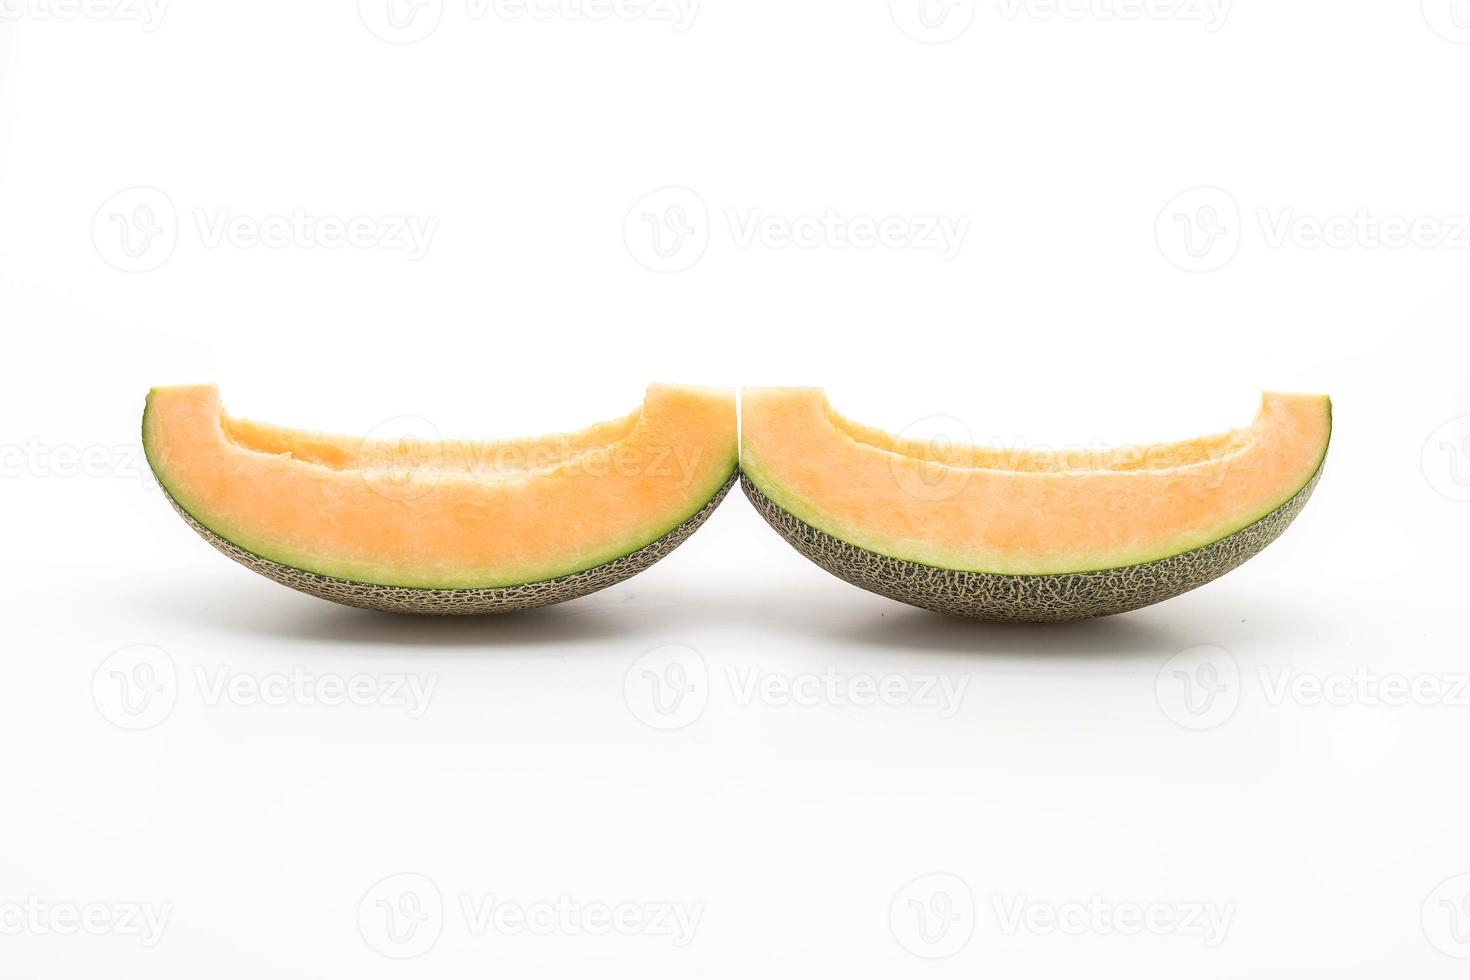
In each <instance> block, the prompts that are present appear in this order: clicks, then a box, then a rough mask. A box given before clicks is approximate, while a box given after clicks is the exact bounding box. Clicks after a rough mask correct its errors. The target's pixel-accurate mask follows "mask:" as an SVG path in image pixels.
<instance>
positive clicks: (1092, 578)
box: [740, 388, 1332, 622]
mask: <svg viewBox="0 0 1470 980" xmlns="http://www.w3.org/2000/svg"><path fill="white" fill-rule="evenodd" d="M741 416H742V419H741V458H740V468H741V471H742V484H743V486H744V489H745V493H746V496H748V497H749V498H750V500H751V502H752V503H753V504H755V507H756V509H757V510H759V511H760V512H761V514H762V516H764V517H765V519H766V521H767V522H768V523H770V524H771V526H772V527H774V528H775V529H776V530H777V531H778V532H780V534H781V535H782V536H783V537H784V538H786V540H787V541H788V542H790V543H791V544H792V545H793V546H794V547H795V548H796V549H797V550H798V551H800V552H801V553H802V554H803V555H805V556H806V557H808V558H810V559H811V560H812V561H814V562H816V563H817V564H818V565H820V566H822V567H823V568H825V569H826V570H827V571H829V572H831V573H832V574H834V575H836V576H838V577H839V578H841V579H844V580H846V581H848V582H851V583H852V584H854V585H857V586H860V587H861V588H864V589H867V590H869V591H871V592H876V593H878V594H880V595H885V596H888V597H890V598H893V599H897V600H899V601H901V602H907V603H910V604H911V605H915V606H921V607H923V608H926V609H932V610H936V611H938V612H944V613H952V614H956V615H961V616H970V617H974V618H978V619H991V620H1019V621H1031V622H1044V621H1060V620H1070V619H1085V618H1088V617H1091V616H1105V615H1109V614H1112V613H1118V612H1125V611H1127V610H1130V609H1137V608H1139V607H1141V606H1146V605H1149V604H1151V603H1155V602H1159V601H1161V600H1163V599H1168V598H1170V597H1172V596H1176V595H1179V594H1180V593H1182V592H1186V591H1188V590H1190V589H1193V588H1196V587H1197V586H1200V585H1203V584H1204V583H1205V582H1208V581H1210V580H1211V579H1214V578H1218V577H1219V576H1221V575H1223V574H1225V573H1226V572H1228V571H1230V570H1231V569H1233V568H1235V567H1236V566H1238V565H1240V564H1241V563H1242V562H1244V561H1245V560H1246V559H1248V558H1250V557H1251V556H1253V555H1254V554H1256V553H1257V552H1258V551H1260V550H1261V549H1262V548H1264V547H1265V546H1266V545H1267V544H1269V543H1270V542H1272V541H1274V540H1275V539H1276V537H1277V536H1278V535H1280V534H1281V532H1282V531H1283V530H1285V529H1286V526H1287V525H1288V524H1290V523H1291V521H1292V520H1293V519H1294V518H1295V517H1296V515H1297V513H1298V512H1299V511H1300V510H1301V509H1302V507H1303V505H1305V504H1306V502H1307V498H1308V497H1309V496H1310V495H1311V493H1312V489H1313V488H1314V487H1315V486H1316V483H1317V480H1318V477H1319V476H1320V475H1321V470H1322V463H1323V460H1324V458H1325V457H1326V454H1327V444H1328V440H1329V438H1330V435H1331V430H1332V407H1331V403H1330V401H1329V400H1328V399H1327V398H1326V397H1325V396H1320V395H1285V394H1267V395H1265V396H1264V398H1263V399H1262V402H1261V410H1260V413H1259V415H1258V416H1257V417H1256V420H1255V422H1254V423H1253V424H1252V425H1251V426H1249V427H1248V428H1245V429H1239V430H1235V431H1232V432H1227V433H1224V434H1222V435H1215V436H1206V437H1204V438H1202V439H1195V440H1192V441H1189V442H1181V443H1173V444H1168V445H1155V446H1140V447H1133V448H1129V449H1119V450H1113V451H1109V452H1085V451H1084V452H1062V453H1049V452H1012V451H1007V450H994V449H982V448H978V447H974V446H947V447H935V446H929V445H925V444H923V443H918V442H913V441H910V440H905V439H901V438H898V437H895V436H891V435H888V434H886V433H883V432H880V431H878V430H876V429H871V428H868V427H865V426H862V425H859V424H857V423H855V422H852V421H849V420H848V419H845V418H843V417H842V416H840V415H838V414H837V413H836V412H834V411H832V409H831V407H830V406H829V405H828V403H827V399H826V397H825V396H824V395H823V393H822V391H821V390H820V389H817V388H755V389H751V388H747V389H744V390H743V391H742V410H741Z"/></svg>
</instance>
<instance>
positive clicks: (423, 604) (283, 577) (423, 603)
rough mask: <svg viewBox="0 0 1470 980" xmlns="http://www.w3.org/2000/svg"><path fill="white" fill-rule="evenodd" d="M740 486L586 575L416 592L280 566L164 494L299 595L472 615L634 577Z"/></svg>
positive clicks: (218, 543)
mask: <svg viewBox="0 0 1470 980" xmlns="http://www.w3.org/2000/svg"><path fill="white" fill-rule="evenodd" d="M734 484H735V475H734V474H732V475H731V476H730V479H728V480H727V481H725V484H724V486H722V487H720V489H719V490H718V491H717V492H716V493H715V495H714V496H713V497H711V498H710V499H709V502H708V503H706V504H705V505H704V506H703V507H702V508H700V509H699V511H698V512H697V513H696V514H694V516H692V517H690V518H689V519H688V520H686V521H685V522H684V523H682V524H680V525H679V526H678V527H676V528H674V529H673V530H672V531H670V532H669V533H667V534H665V535H664V536H663V537H661V538H659V539H658V540H657V541H654V542H653V543H652V544H649V545H645V546H644V547H642V548H639V549H638V550H637V551H633V552H630V553H629V554H626V555H623V556H622V557H621V558H616V559H614V560H612V561H610V562H605V563H604V564H601V565H598V566H596V567H594V568H589V569H586V570H584V571H580V572H574V573H572V574H571V575H563V576H561V577H560V578H554V579H547V580H546V581H544V582H530V583H527V584H525V585H511V586H506V587H504V588H496V589H411V588H403V587H400V586H391V585H373V584H372V583H369V582H352V581H348V580H347V579H340V578H333V577H331V576H328V575H318V574H316V573H315V572H307V571H303V570H302V569H299V568H292V567H290V566H289V565H282V564H280V563H278V562H273V561H270V560H269V559H266V558H261V557H260V556H259V555H255V554H251V553H250V552H248V551H246V550H245V549H244V548H241V547H240V546H239V545H236V544H233V543H232V542H230V541H227V540H225V539H224V538H222V537H220V536H219V535H218V534H215V533H214V532H213V531H211V530H209V528H207V527H205V526H204V525H202V524H200V523H199V522H198V521H196V520H195V519H194V518H193V516H192V515H191V514H189V512H188V511H186V510H184V508H182V507H180V506H179V502H178V501H177V500H175V499H174V498H173V496H172V495H171V494H169V492H168V491H167V490H164V491H163V493H164V496H165V497H167V498H168V502H169V503H170V504H172V505H173V508H174V510H175V511H177V512H178V514H179V516H180V517H182V518H183V519H184V521H185V523H187V524H188V525H189V526H190V527H192V528H193V529H194V530H195V531H196V532H197V533H198V534H199V536H200V537H201V538H203V539H204V540H205V541H208V542H209V543H210V544H211V545H213V546H214V547H215V549H216V550H218V551H219V552H221V553H222V554H224V555H226V556H228V557H229V558H232V559H234V560H235V561H237V562H239V563H240V564H242V565H244V566H245V567H246V568H248V569H250V570H251V571H253V572H259V573H260V574H261V575H264V576H265V577H266V578H268V579H270V580H271V581H273V582H279V583H280V584H281V585H285V586H289V587H290V588H293V589H295V590H296V591H298V592H305V593H306V594H307V595H313V596H316V597H317V598H319V599H328V600H330V601H332V602H339V603H341V604H342V605H344V606H355V607H357V608H359V609H376V610H379V611H381V612H396V613H412V614H416V615H424V616H471V615H478V614H482V613H501V612H514V611H516V610H520V609H535V608H538V607H540V606H549V605H552V604H553V603H557V602H565V601H566V600H568V599H576V598H578V597H580V596H584V595H587V594H589V593H592V592H596V591H598V590H599V589H605V588H607V587H608V586H609V585H616V584H617V583H619V582H621V581H623V580H625V579H629V578H632V577H633V576H634V575H637V574H638V573H639V572H641V571H643V570H644V569H646V568H648V567H649V566H650V565H652V564H654V563H655V562H657V561H658V560H659V559H661V558H663V557H664V556H665V555H667V554H668V553H669V552H671V551H673V550H674V549H675V548H677V547H678V546H679V545H681V544H683V543H684V541H685V539H687V538H688V537H689V535H691V534H693V533H694V532H695V531H696V530H698V529H699V526H700V525H701V524H703V523H704V522H705V521H706V520H707V519H708V518H709V515H710V514H712V513H714V509H715V508H716V507H718V506H719V504H720V501H721V500H724V499H725V494H727V493H729V492H730V488H731V487H732V486H734Z"/></svg>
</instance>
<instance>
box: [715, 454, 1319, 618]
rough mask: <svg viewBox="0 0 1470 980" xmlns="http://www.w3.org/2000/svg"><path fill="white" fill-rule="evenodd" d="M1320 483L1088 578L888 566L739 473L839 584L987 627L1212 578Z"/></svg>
mask: <svg viewBox="0 0 1470 980" xmlns="http://www.w3.org/2000/svg"><path fill="white" fill-rule="evenodd" d="M1321 476H1322V468H1321V466H1319V467H1318V468H1317V471H1316V473H1314V474H1313V475H1312V478H1311V480H1309V481H1308V482H1307V484H1306V486H1304V487H1302V489H1301V490H1299V491H1297V493H1296V494H1295V495H1294V496H1293V497H1292V498H1291V499H1290V500H1288V501H1287V502H1286V503H1284V504H1282V505H1281V506H1280V507H1278V508H1276V509H1275V510H1274V511H1272V512H1271V513H1269V514H1267V515H1266V516H1265V517H1262V518H1261V519H1260V520H1258V521H1256V522H1255V523H1253V524H1249V525H1247V526H1246V527H1243V528H1241V529H1240V530H1239V531H1236V532H1235V533H1234V534H1230V535H1227V536H1226V537H1223V538H1221V539H1220V540H1218V541H1216V542H1214V543H1213V544H1209V545H1206V546H1205V547H1203V548H1196V549H1195V550H1193V551H1186V552H1184V553H1183V554H1179V555H1174V556H1173V557H1170V558H1164V559H1160V560H1159V561H1151V562H1146V563H1144V564H1141V565H1129V566H1126V567H1122V568H1112V569H1107V570H1104V571H1096V572H1072V573H1067V574H1060V575H992V574H987V573H985V572H961V571H953V570H950V569H945V568H935V567H933V566H932V565H922V564H919V563H918V562H911V561H905V560H904V559H902V558H890V557H888V556H887V555H880V554H878V553H877V552H873V551H869V550H867V549H866V548H859V547H857V546H855V545H851V544H848V543H847V542H846V541H842V540H840V539H838V538H834V537H833V536H831V535H830V534H827V533H826V532H824V531H819V530H817V529H816V528H814V527H812V526H811V525H809V524H807V523H805V522H804V521H801V520H800V519H798V518H796V517H793V516H792V515H791V514H790V513H789V512H788V511H786V510H784V509H783V508H781V507H779V506H777V505H776V504H775V503H773V502H772V501H771V499H770V498H769V497H767V496H766V495H765V494H763V493H761V491H760V489H759V488H758V487H756V485H755V484H754V483H753V482H751V479H750V477H749V476H747V475H744V474H742V475H741V479H740V485H741V488H742V489H743V490H744V491H745V496H746V497H748V498H749V499H750V502H751V503H752V504H754V505H755V509H756V510H757V511H759V512H760V515H761V516H762V517H764V518H765V519H766V523H768V524H770V525H771V527H773V528H775V529H776V532H777V533H778V534H780V535H781V537H783V538H785V539H786V541H787V543H789V544H790V545H791V546H792V547H793V548H795V549H796V550H797V551H799V552H801V553H802V554H803V555H805V556H806V557H807V558H810V559H811V560H812V561H813V562H815V563H816V564H818V565H820V566H821V567H822V568H824V569H826V570H827V571H829V572H831V573H832V574H833V575H836V576H837V577H838V578H840V579H842V580H843V581H845V582H849V583H851V584H853V585H856V586H857V587H858V588H861V589H866V590H868V591H869V592H876V593H877V594H878V595H882V596H887V597H888V598H890V599H897V600H898V601H899V602H906V603H908V604H909V605H911V606H918V607H920V608H921V609H930V610H933V611H934V612H940V613H947V614H949V615H952V616H965V617H968V618H970V619H984V620H990V621H992V622H1024V623H1058V622H1066V621H1068V620H1076V619H1091V618H1093V617H1095V616H1111V615H1113V614H1114V613H1121V612H1128V611H1129V610H1131V609H1140V608H1142V607H1143V606H1149V605H1152V604H1154V603H1155V602H1162V601H1163V600H1165V599H1172V598H1173V597H1174V596H1177V595H1180V594H1181V593H1184V592H1188V591H1189V590H1191V589H1196V588H1199V587H1200V586H1201V585H1204V584H1205V583H1206V582H1209V581H1211V580H1213V579H1217V578H1219V577H1220V576H1221V575H1224V574H1225V573H1226V572H1228V571H1230V570H1231V569H1233V568H1236V567H1238V566H1240V565H1241V564H1242V563H1244V562H1245V561H1246V560H1247V559H1249V558H1251V557H1253V556H1255V555H1256V554H1257V553H1258V552H1260V550H1261V549H1262V548H1264V547H1266V545H1268V544H1270V543H1271V542H1272V541H1275V540H1276V539H1277V538H1278V537H1280V536H1281V532H1283V531H1285V530H1286V528H1287V525H1289V524H1290V523H1291V522H1292V521H1293V520H1295V519H1296V515H1297V514H1299V513H1301V510H1302V508H1303V507H1304V506H1306V503H1307V500H1308V498H1310V497H1311V496H1312V491H1313V490H1314V489H1315V488H1316V486H1317V481H1318V480H1319V479H1320V478H1321Z"/></svg>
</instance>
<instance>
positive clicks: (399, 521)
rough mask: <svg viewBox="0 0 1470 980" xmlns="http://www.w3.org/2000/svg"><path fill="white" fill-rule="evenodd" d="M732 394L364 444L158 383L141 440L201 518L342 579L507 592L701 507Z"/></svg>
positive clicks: (729, 443)
mask: <svg viewBox="0 0 1470 980" xmlns="http://www.w3.org/2000/svg"><path fill="white" fill-rule="evenodd" d="M735 426H736V420H735V397H734V392H733V391H731V390H729V389H716V388H691V387H682V386H675V385H654V386H651V387H650V388H649V389H648V392H647V396H646V398H645V399H644V403H643V405H642V407H641V408H639V409H638V410H637V411H635V412H633V413H631V414H630V415H627V416H625V417H623V418H620V419H616V420H613V421H610V422H604V423H602V424H599V425H594V426H592V427H590V428H588V429H585V430H583V431H581V432H577V433H571V434H565V435H554V436H546V437H542V438H537V439H514V440H507V441H502V442H463V441H445V442H413V441H406V440H405V441H380V440H363V439H354V438H352V437H347V436H333V435H324V434H320V433H313V432H303V431H298V430H294V429H287V428H281V427H278V426H272V425H265V424H262V423H259V422H250V421H246V420H243V419H235V418H231V417H230V416H228V415H227V414H225V412H224V410H223V408H222V406H221V403H220V396H219V392H218V390H217V389H216V388H215V387H214V386H212V385H193V386H183V387H168V388H155V389H153V390H152V391H151V392H150V393H149V395H148V403H147V408H146V410H145V412H144V416H143V446H144V449H145V451H146V453H147V456H148V461H149V464H150V465H151V466H152V467H153V471H154V473H155V474H156V475H157V477H158V480H159V482H160V483H161V484H162V485H163V487H164V489H165V490H167V491H168V493H169V494H170V495H171V496H172V497H173V498H174V500H175V501H177V502H178V504H179V505H180V506H181V507H182V508H183V509H184V510H185V511H187V512H188V513H189V514H190V515H191V516H192V517H193V518H194V519H195V520H196V521H198V522H199V523H200V524H202V525H204V526H205V527H206V528H208V529H209V530H211V531H213V532H214V533H215V534H217V535H219V536H220V537H222V538H224V539H226V540H227V541H230V542H233V543H234V544H236V545H238V546H239V547H241V548H244V549H245V550H246V551H249V552H251V553H253V554H256V555H259V556H260V557H262V558H267V559H269V560H271V561H274V562H277V563H279V564H282V565H288V566H290V567H293V568H299V569H304V570H306V571H310V572H316V573H317V574H320V575H328V576H332V577H335V578H340V579H346V580H349V581H355V582H367V583H373V584H378V585H388V586H399V587H407V588H424V589H461V588H474V589H480V588H499V587H504V586H511V585H520V584H525V583H532V582H540V581H545V580H547V579H552V578H557V577H560V576H562V575H567V574H571V573H573V572H578V571H582V570H585V569H589V568H593V567H595V566H597V565H600V564H603V563H605V562H608V561H612V560H613V559H615V558H619V557H621V556H623V555H626V554H629V553H631V552H633V551H637V550H638V549H640V548H642V547H644V546H645V545H648V544H650V543H651V542H653V541H656V540H657V539H658V538H660V537H662V536H663V535H664V534H666V533H668V532H669V531H670V530H672V529H673V528H675V527H677V526H678V525H679V524H681V523H683V522H684V521H685V520H687V519H688V518H690V517H691V516H692V515H694V514H695V513H697V512H698V511H699V510H700V509H701V508H702V507H703V506H704V505H705V504H706V503H707V502H708V501H709V500H710V499H711V498H712V497H713V496H714V495H715V494H716V493H717V492H718V491H719V490H720V488H721V487H722V486H723V485H724V484H725V483H726V482H727V481H728V480H729V478H730V477H731V476H732V475H733V473H734V471H735V467H736V457H737V446H736V428H735Z"/></svg>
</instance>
